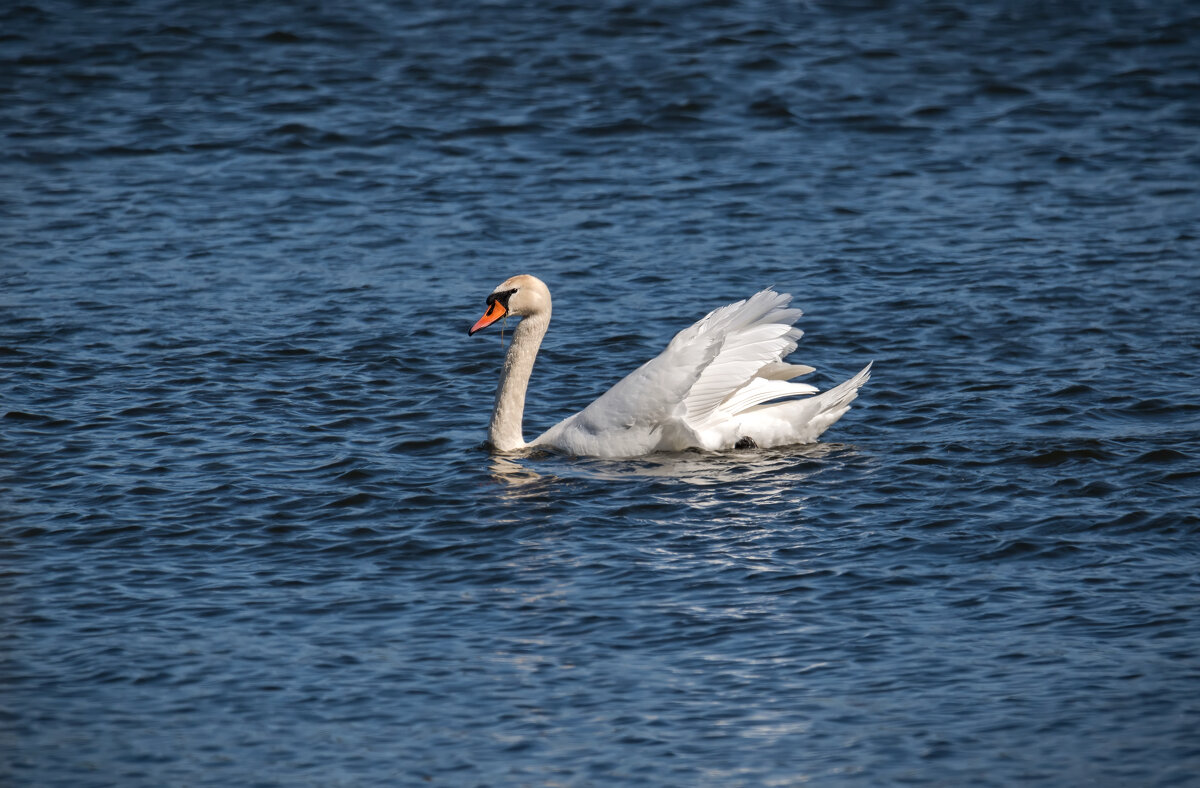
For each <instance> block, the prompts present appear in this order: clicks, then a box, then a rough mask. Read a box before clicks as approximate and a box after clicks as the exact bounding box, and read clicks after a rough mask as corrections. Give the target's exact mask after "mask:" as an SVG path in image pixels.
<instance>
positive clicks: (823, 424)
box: [809, 361, 875, 441]
mask: <svg viewBox="0 0 1200 788" xmlns="http://www.w3.org/2000/svg"><path fill="white" fill-rule="evenodd" d="M874 363H875V362H874V361H872V362H871V363H870V364H867V365H866V366H865V367H863V368H862V370H861V371H859V373H858V374H857V375H855V376H854V377H852V378H850V379H849V380H847V381H844V382H842V383H839V384H838V385H836V386H834V387H833V388H831V389H830V390H829V391H826V392H825V393H823V394H818V395H817V396H815V397H813V399H814V400H816V401H817V402H818V403H820V404H819V407H818V409H817V412H816V414H815V415H814V416H813V418H812V420H811V421H810V422H809V426H810V427H811V428H812V429H813V430H815V431H814V433H813V436H812V438H811V440H814V441H815V440H816V439H817V438H818V437H819V436H820V435H821V433H822V432H824V431H825V430H827V429H829V428H830V427H831V426H833V423H834V422H835V421H837V420H838V419H840V418H841V417H842V416H844V415H845V413H846V411H848V410H850V403H851V402H853V401H854V400H855V399H857V398H858V390H859V389H860V388H862V386H863V384H864V383H866V382H867V381H868V380H870V379H871V366H872V365H873V364H874Z"/></svg>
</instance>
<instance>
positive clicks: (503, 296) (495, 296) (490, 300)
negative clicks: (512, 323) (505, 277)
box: [485, 287, 517, 311]
mask: <svg viewBox="0 0 1200 788" xmlns="http://www.w3.org/2000/svg"><path fill="white" fill-rule="evenodd" d="M515 292H517V289H516V288H515V287H514V288H513V289H512V290H505V291H503V292H500V293H492V294H491V295H490V296H488V297H487V301H486V302H485V303H486V304H487V305H488V308H489V309H490V308H491V307H492V305H493V304H495V303H496V302H497V301H499V302H500V306H502V307H504V309H505V311H507V310H508V299H510V298H512V294H513V293H515Z"/></svg>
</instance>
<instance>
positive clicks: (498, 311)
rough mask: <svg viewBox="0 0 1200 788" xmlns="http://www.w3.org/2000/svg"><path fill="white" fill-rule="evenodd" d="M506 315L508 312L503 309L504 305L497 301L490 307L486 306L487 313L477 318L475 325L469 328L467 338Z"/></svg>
mask: <svg viewBox="0 0 1200 788" xmlns="http://www.w3.org/2000/svg"><path fill="white" fill-rule="evenodd" d="M507 314H508V310H507V309H505V308H504V304H502V303H500V302H499V301H493V302H492V303H491V305H490V306H488V309H487V311H486V312H484V313H483V317H481V318H479V320H477V321H476V322H475V325H473V326H471V330H470V331H468V332H467V336H471V335H472V334H474V333H475V332H476V331H479V330H480V329H484V328H487V327H488V326H490V325H491V324H492V323H495V322H496V321H497V320H499V319H500V318H502V317H504V316H505V315H507Z"/></svg>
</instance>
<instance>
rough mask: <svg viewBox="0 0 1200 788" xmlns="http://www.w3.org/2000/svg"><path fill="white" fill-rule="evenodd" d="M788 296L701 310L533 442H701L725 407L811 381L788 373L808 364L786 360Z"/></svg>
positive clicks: (633, 445) (573, 445)
mask: <svg viewBox="0 0 1200 788" xmlns="http://www.w3.org/2000/svg"><path fill="white" fill-rule="evenodd" d="M790 302H791V296H790V295H788V294H786V293H777V292H775V291H774V290H770V289H767V290H763V291H762V292H760V293H757V294H755V295H754V296H752V297H750V298H748V299H745V300H742V301H738V302H736V303H733V304H729V305H728V306H723V307H720V308H719V309H714V310H713V311H712V312H709V313H708V314H707V315H705V316H704V317H703V318H701V319H700V320H698V321H696V322H695V323H694V324H692V325H691V326H689V327H687V328H685V329H683V330H682V331H680V332H679V333H678V334H676V335H675V337H674V338H673V339H672V340H671V342H670V344H668V345H667V347H666V349H665V350H663V352H662V353H660V354H659V355H658V356H656V357H655V358H653V359H651V360H650V361H647V362H646V363H645V364H643V365H642V366H641V367H639V368H638V369H636V370H635V371H634V372H632V373H630V374H629V375H627V376H626V377H625V378H623V379H622V380H621V381H619V382H618V383H617V384H616V385H614V386H613V387H612V388H611V389H609V390H608V391H606V392H605V393H604V394H602V395H601V396H600V397H599V398H598V399H597V400H596V401H595V402H593V403H592V404H590V405H588V406H587V407H586V408H584V409H583V410H582V411H580V412H579V413H576V414H575V415H574V416H571V417H570V418H568V419H566V420H565V421H563V422H560V423H559V424H557V425H555V426H554V427H552V428H551V429H550V430H549V431H547V432H546V433H545V434H544V435H542V436H541V437H540V438H538V440H537V441H536V443H549V444H552V445H557V446H560V447H563V448H567V449H568V450H571V451H575V452H577V453H597V452H600V451H601V450H603V452H602V453H606V454H637V453H643V452H646V451H653V450H655V449H659V448H682V447H685V446H689V445H697V443H703V442H704V441H702V440H701V439H700V434H701V433H702V432H704V431H706V430H711V429H712V428H713V427H714V426H715V425H717V424H719V423H721V422H722V421H726V420H728V419H729V418H730V416H731V415H733V414H736V413H738V412H741V411H744V410H745V409H747V408H751V407H753V406H755V405H757V404H759V403H762V402H765V401H768V400H771V399H777V398H779V397H785V396H796V395H800V394H812V393H815V392H816V389H815V388H813V387H812V386H808V385H806V384H803V383H789V382H787V379H788V378H791V377H795V376H797V375H802V374H806V373H808V372H811V371H812V367H807V366H802V365H797V364H786V363H783V362H782V360H781V359H782V358H783V356H785V355H787V354H788V353H791V352H792V351H793V350H795V349H796V342H797V340H799V338H800V336H801V335H802V334H803V332H802V331H801V330H800V329H798V328H794V327H793V325H792V324H793V323H794V322H795V320H796V319H797V318H799V317H800V315H801V311H800V310H799V309H789V308H788V304H789V303H790Z"/></svg>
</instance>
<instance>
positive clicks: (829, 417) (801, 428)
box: [724, 362, 874, 448]
mask: <svg viewBox="0 0 1200 788" xmlns="http://www.w3.org/2000/svg"><path fill="white" fill-rule="evenodd" d="M873 363H874V362H872V364H873ZM872 364H867V366H865V367H863V369H862V370H861V371H860V372H859V373H858V374H857V375H855V376H854V377H852V378H850V379H849V380H847V381H845V382H843V383H839V384H838V385H836V386H834V387H833V388H831V389H829V391H826V392H823V393H821V394H817V395H815V396H812V397H806V398H804V399H792V400H786V401H784V402H766V403H763V404H757V405H753V406H751V407H750V408H747V409H746V410H743V411H741V412H740V413H738V414H737V416H736V417H735V419H734V424H735V427H734V429H735V434H732V435H726V437H725V439H724V440H725V441H727V446H736V445H738V442H739V441H742V440H744V439H746V438H749V439H751V440H752V441H753V442H754V443H755V444H756V445H758V446H761V447H764V448H765V447H768V446H784V445H788V444H793V443H815V442H816V440H817V438H819V437H820V436H821V433H823V432H825V430H827V429H829V428H830V427H831V426H833V424H834V422H836V421H837V420H838V419H840V418H841V417H842V416H844V415H845V413H846V411H848V410H850V403H851V402H853V401H854V400H855V398H856V397H858V390H859V389H860V388H862V386H863V384H864V383H866V382H867V381H868V380H870V378H871V366H872ZM790 385H792V386H797V387H799V386H802V385H803V384H796V383H793V384H790ZM796 393H799V392H796Z"/></svg>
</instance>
